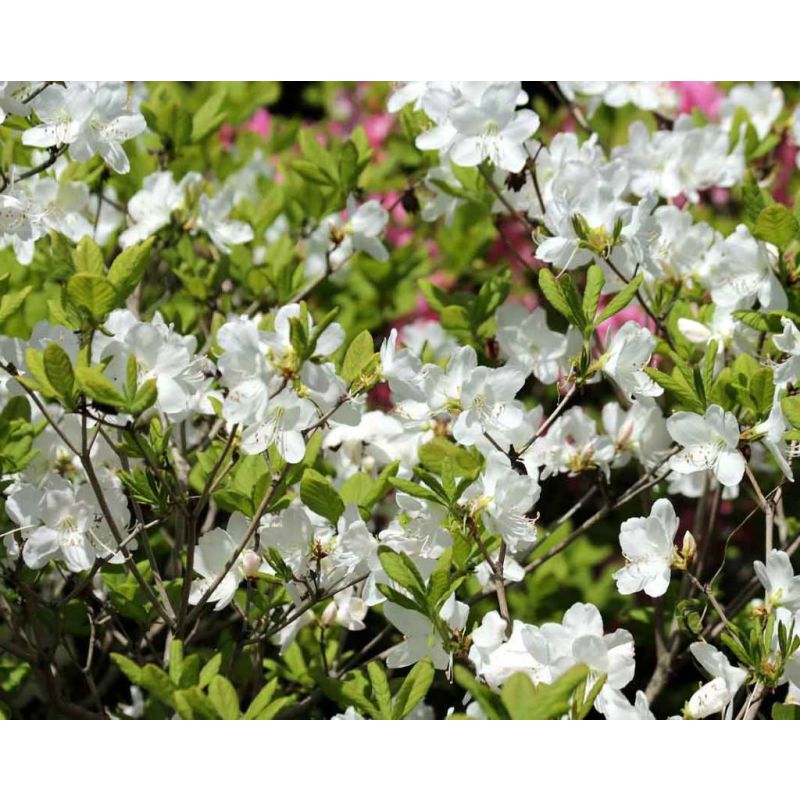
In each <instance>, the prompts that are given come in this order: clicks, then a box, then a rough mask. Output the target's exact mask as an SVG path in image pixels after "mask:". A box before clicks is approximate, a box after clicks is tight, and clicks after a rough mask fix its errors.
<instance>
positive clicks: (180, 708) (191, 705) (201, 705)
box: [172, 686, 219, 719]
mask: <svg viewBox="0 0 800 800" xmlns="http://www.w3.org/2000/svg"><path fill="white" fill-rule="evenodd" d="M172 701H173V703H174V705H175V710H176V711H177V712H178V713H179V714H180V715H181V717H182V718H183V719H219V714H217V710H216V709H215V708H214V705H213V704H212V702H211V701H210V700H209V699H208V697H206V695H205V694H203V692H201V691H200V689H198V688H197V687H196V686H190V687H188V688H186V689H178V690H177V691H176V692H175V693H174V694H173V695H172Z"/></svg>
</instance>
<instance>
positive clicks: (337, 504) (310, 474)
mask: <svg viewBox="0 0 800 800" xmlns="http://www.w3.org/2000/svg"><path fill="white" fill-rule="evenodd" d="M300 499H301V500H302V501H303V502H304V503H305V504H306V505H307V506H308V507H309V508H310V509H311V510H312V511H313V512H314V513H316V514H320V515H321V516H323V517H325V519H327V520H329V521H330V522H331V523H332V524H333V525H335V524H336V523H337V521H338V520H339V517H341V516H342V514H343V513H344V503H343V502H342V498H341V497H339V493H338V492H337V491H336V489H334V488H333V484H332V483H331V482H330V481H329V480H328V479H327V478H326V477H325V476H324V475H320V474H319V472H317V471H316V470H313V469H307V470H306V471H305V472H304V473H303V479H302V480H301V481H300Z"/></svg>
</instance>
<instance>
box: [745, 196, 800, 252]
mask: <svg viewBox="0 0 800 800" xmlns="http://www.w3.org/2000/svg"><path fill="white" fill-rule="evenodd" d="M799 233H800V226H799V225H798V222H797V220H796V219H795V217H794V214H792V212H791V211H790V210H789V209H788V208H786V206H783V205H780V203H776V204H775V205H772V206H767V208H765V209H764V210H763V211H761V213H760V214H759V215H758V221H757V222H756V224H755V227H754V228H753V235H754V236H756V237H758V238H759V239H762V240H763V241H765V242H771V243H772V244H774V245H775V246H776V247H777V248H778V249H779V250H785V249H786V247H787V246H788V245H789V244H791V242H792V241H794V239H796V238H797V236H798V234H799Z"/></svg>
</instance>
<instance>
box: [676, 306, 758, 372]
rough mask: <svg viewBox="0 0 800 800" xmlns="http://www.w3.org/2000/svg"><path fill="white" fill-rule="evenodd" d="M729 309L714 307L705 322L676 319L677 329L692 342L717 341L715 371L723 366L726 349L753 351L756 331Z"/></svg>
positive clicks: (707, 342) (756, 335) (739, 351)
mask: <svg viewBox="0 0 800 800" xmlns="http://www.w3.org/2000/svg"><path fill="white" fill-rule="evenodd" d="M731 311H732V309H730V308H725V307H719V308H715V309H714V313H713V315H712V317H711V320H710V321H709V322H707V323H703V322H698V321H697V320H693V319H688V318H687V317H681V318H680V319H679V320H678V330H679V331H680V332H681V333H682V334H683V335H684V336H685V337H686V338H687V339H688V340H689V341H690V342H692V343H693V344H697V345H708V344H710V343H711V342H716V343H717V347H718V349H717V358H716V362H715V371H716V372H719V370H721V369H722V367H723V366H724V364H725V352H726V351H727V350H731V351H732V352H733V353H734V354H735V355H739V354H740V353H753V352H754V351H755V344H756V340H757V338H758V333H757V332H756V331H754V330H753V329H752V328H748V327H747V326H746V325H743V324H742V323H740V322H739V321H738V320H737V319H736V317H734V316H733V314H732V313H731Z"/></svg>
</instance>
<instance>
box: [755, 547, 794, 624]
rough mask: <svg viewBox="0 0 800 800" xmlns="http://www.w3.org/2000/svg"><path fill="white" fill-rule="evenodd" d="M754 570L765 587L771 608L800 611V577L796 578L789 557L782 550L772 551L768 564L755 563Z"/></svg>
mask: <svg viewBox="0 0 800 800" xmlns="http://www.w3.org/2000/svg"><path fill="white" fill-rule="evenodd" d="M753 569H754V570H755V572H756V575H757V576H758V580H759V581H760V582H761V585H762V586H763V587H764V593H765V594H766V603H767V606H768V607H769V608H779V607H781V608H788V609H789V610H790V611H800V575H798V576H796V575H795V574H794V570H793V569H792V562H791V561H790V560H789V556H788V555H786V553H784V552H783V551H782V550H770V552H769V553H768V554H767V563H766V565H765V564H764V562H763V561H755V562H754V563H753Z"/></svg>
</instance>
